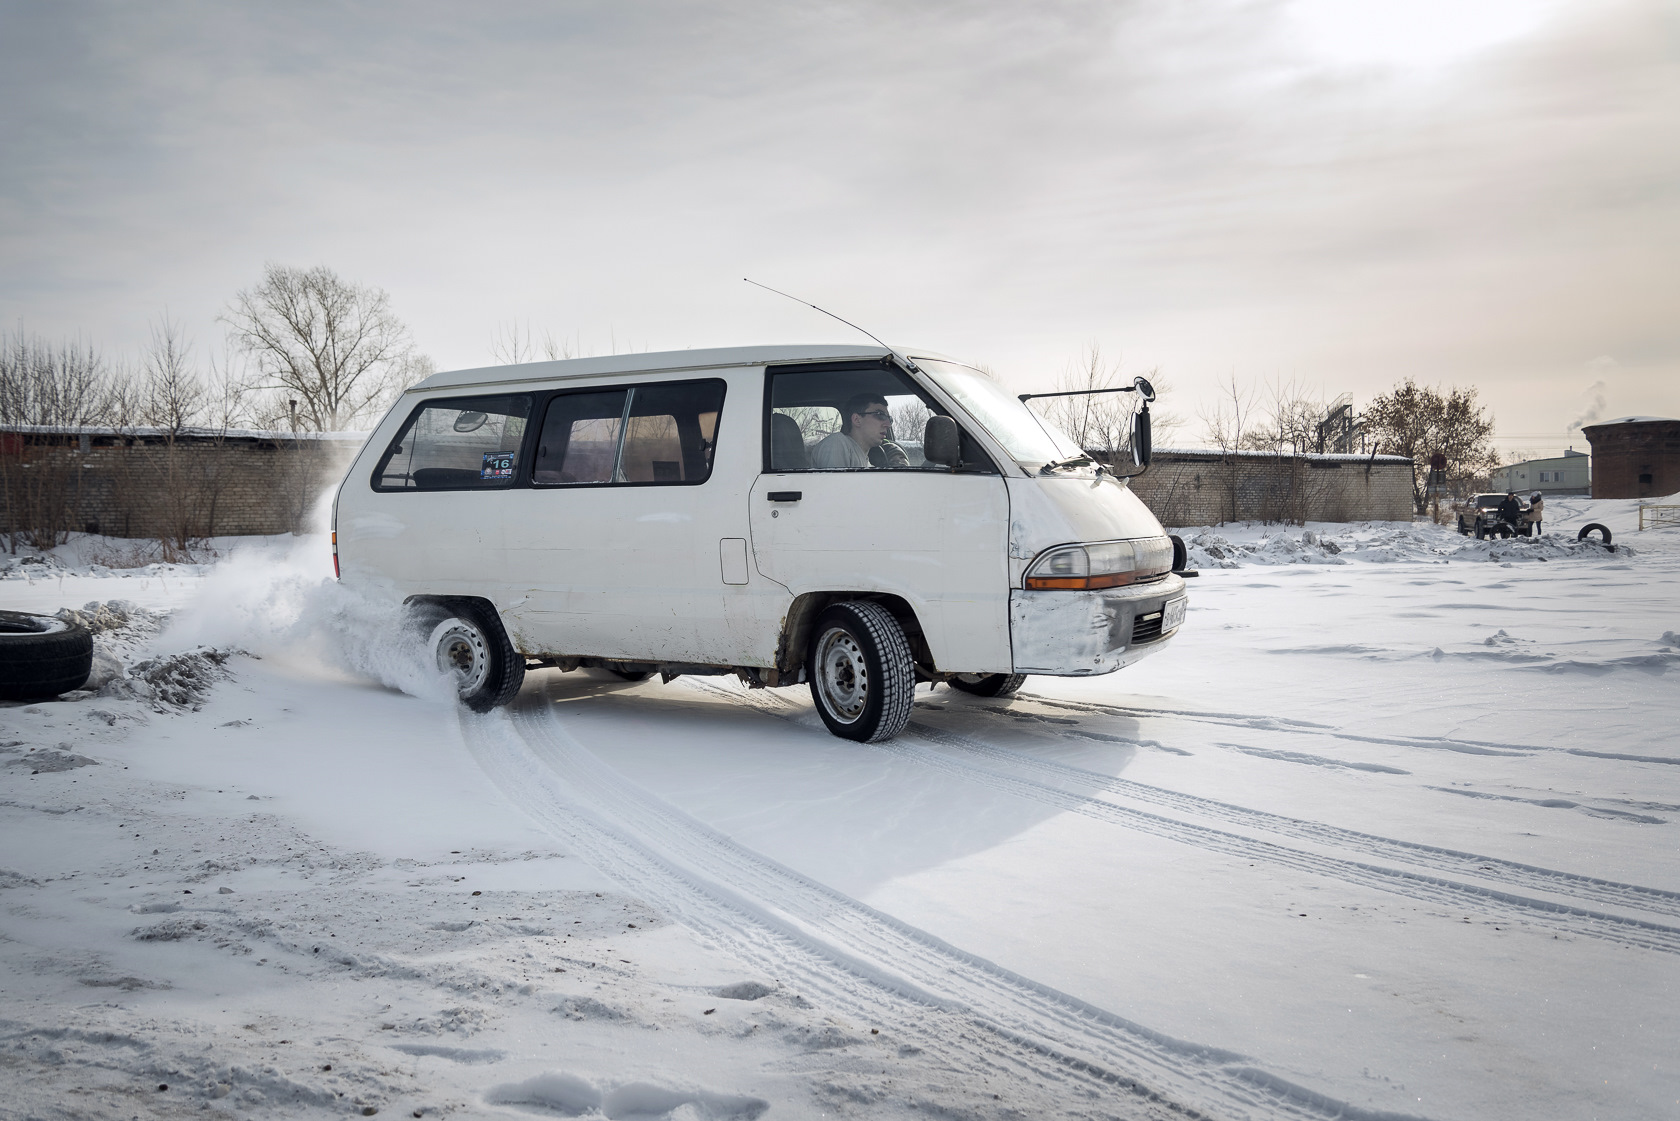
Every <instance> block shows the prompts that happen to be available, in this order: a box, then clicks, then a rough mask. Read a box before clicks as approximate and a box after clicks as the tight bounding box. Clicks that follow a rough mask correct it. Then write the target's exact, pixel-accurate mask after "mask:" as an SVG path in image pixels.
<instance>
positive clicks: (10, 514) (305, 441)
mask: <svg viewBox="0 0 1680 1121" xmlns="http://www.w3.org/2000/svg"><path fill="white" fill-rule="evenodd" d="M365 438H366V437H365V434H363V433H354V432H352V433H333V432H329V433H319V432H314V433H290V432H262V431H250V430H233V431H214V430H209V429H185V430H182V431H177V432H166V431H163V430H160V429H152V428H135V429H108V428H80V429H47V428H33V427H31V428H25V427H21V426H11V427H8V428H6V429H3V430H0V530H3V531H5V532H8V533H11V534H14V535H22V536H24V537H26V538H31V539H34V540H33V541H32V542H31V543H36V542H39V543H47V542H48V541H49V540H50V539H51V538H52V537H53V536H54V535H62V534H63V533H64V532H66V531H77V532H86V533H101V534H107V535H110V536H113V537H143V538H159V539H165V540H176V541H181V542H185V541H188V540H192V539H197V538H205V537H218V536H232V535H243V534H272V533H287V532H301V531H303V530H305V529H307V528H309V525H308V522H309V519H310V516H311V513H312V512H313V509H314V507H315V504H316V503H317V502H318V501H319V499H320V497H321V495H323V494H324V493H325V492H326V491H327V490H328V489H329V488H331V487H333V486H335V485H337V483H338V481H339V480H340V479H341V478H343V476H344V472H345V470H346V469H347V468H348V467H349V464H350V461H351V460H352V459H353V458H355V455H356V453H357V452H358V451H359V450H360V449H361V446H362V443H363V441H364V440H365Z"/></svg>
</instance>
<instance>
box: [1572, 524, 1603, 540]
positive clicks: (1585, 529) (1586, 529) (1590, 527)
mask: <svg viewBox="0 0 1680 1121" xmlns="http://www.w3.org/2000/svg"><path fill="white" fill-rule="evenodd" d="M1594 530H1597V531H1598V532H1599V534H1600V535H1602V536H1603V538H1604V540H1603V542H1601V543H1602V544H1605V545H1608V544H1610V527H1609V526H1607V525H1601V524H1599V523H1598V522H1588V523H1587V524H1586V525H1584V526H1582V527H1581V532H1580V533H1577V534H1576V535H1575V540H1577V541H1585V540H1586V539H1587V535H1588V534H1590V533H1592V532H1593V531H1594Z"/></svg>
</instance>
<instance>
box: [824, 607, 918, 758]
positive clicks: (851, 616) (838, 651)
mask: <svg viewBox="0 0 1680 1121" xmlns="http://www.w3.org/2000/svg"><path fill="white" fill-rule="evenodd" d="M805 675H806V677H807V678H808V679H809V680H810V683H811V699H812V700H813V701H814V702H816V706H817V713H818V715H820V716H821V717H822V721H823V723H824V724H825V725H827V726H828V730H829V731H830V732H833V733H834V734H835V735H837V736H839V737H840V738H841V739H848V740H857V741H858V742H859V743H880V742H881V741H882V740H890V739H892V738H893V737H894V736H896V735H898V734H899V733H900V732H902V731H904V726H905V725H906V724H908V723H909V722H910V706H911V704H912V703H913V702H914V700H915V695H916V665H915V662H914V661H913V660H912V658H911V655H910V643H909V642H908V641H906V640H905V637H904V630H903V628H902V627H900V626H899V625H898V620H897V619H894V618H893V617H892V613H891V612H889V611H888V610H887V609H886V608H884V607H882V606H881V605H880V604H878V603H870V602H868V601H865V600H852V601H848V602H845V603H836V604H834V605H833V606H831V607H830V608H828V609H827V610H826V611H824V612H823V613H822V614H821V615H820V616H818V617H817V625H816V627H815V629H814V630H813V632H812V635H811V645H810V648H809V650H808V651H807V653H806V656H805Z"/></svg>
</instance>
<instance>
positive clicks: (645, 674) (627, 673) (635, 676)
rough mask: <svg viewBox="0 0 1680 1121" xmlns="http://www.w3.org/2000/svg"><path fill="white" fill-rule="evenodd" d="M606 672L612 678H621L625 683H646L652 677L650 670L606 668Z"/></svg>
mask: <svg viewBox="0 0 1680 1121" xmlns="http://www.w3.org/2000/svg"><path fill="white" fill-rule="evenodd" d="M607 672H608V673H610V674H612V675H613V676H614V677H622V678H623V679H624V680H626V681H646V680H647V679H648V678H650V677H652V676H653V671H652V670H650V669H613V668H612V667H611V666H608V667H607Z"/></svg>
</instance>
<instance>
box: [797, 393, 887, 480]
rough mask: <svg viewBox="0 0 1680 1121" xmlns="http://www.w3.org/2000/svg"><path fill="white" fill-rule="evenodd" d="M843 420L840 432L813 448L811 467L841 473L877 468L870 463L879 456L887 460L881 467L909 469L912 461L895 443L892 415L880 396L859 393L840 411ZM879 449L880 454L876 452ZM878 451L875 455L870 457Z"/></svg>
mask: <svg viewBox="0 0 1680 1121" xmlns="http://www.w3.org/2000/svg"><path fill="white" fill-rule="evenodd" d="M840 413H841V416H842V417H843V418H844V419H843V420H842V421H841V424H840V431H838V432H830V433H829V434H828V435H827V436H824V437H823V438H822V439H821V440H819V441H817V444H816V446H815V447H813V448H812V449H811V467H812V468H813V469H815V470H818V471H838V470H845V469H847V468H852V469H859V468H868V467H874V466H877V464H875V463H873V462H871V460H872V459H873V458H875V457H876V456H879V457H881V458H882V459H884V462H882V463H880V464H879V466H882V467H907V466H909V459H908V458H907V457H906V456H905V454H904V449H903V448H901V447H899V446H898V445H897V444H895V443H893V442H892V440H891V436H892V413H890V412H888V411H887V399H886V398H885V397H882V396H881V395H880V394H878V393H858V394H855V395H853V396H852V397H851V398H850V399H849V400H848V401H847V402H846V407H845V408H844V409H842V410H841V411H840ZM877 448H879V449H880V451H879V452H875V449H877ZM871 452H875V456H871V454H870V453H871Z"/></svg>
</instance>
